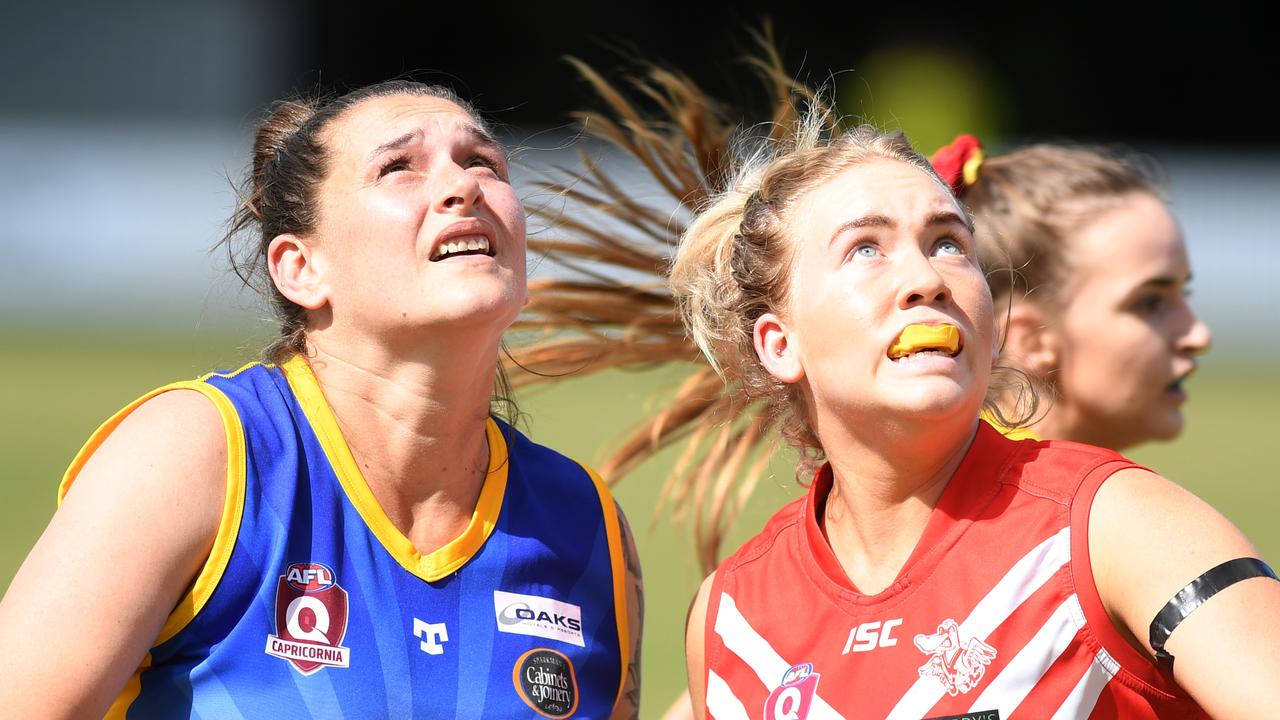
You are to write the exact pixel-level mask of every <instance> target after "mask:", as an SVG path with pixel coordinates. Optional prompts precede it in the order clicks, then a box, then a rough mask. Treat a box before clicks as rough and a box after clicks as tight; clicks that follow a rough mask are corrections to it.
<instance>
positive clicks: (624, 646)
mask: <svg viewBox="0 0 1280 720" xmlns="http://www.w3.org/2000/svg"><path fill="white" fill-rule="evenodd" d="M574 462H577V461H576V460H575V461H574ZM578 466H579V467H581V468H582V469H583V471H584V472H586V473H587V476H588V477H590V478H591V483H592V484H593V485H594V486H595V488H596V495H597V497H599V498H600V512H601V517H602V518H603V519H604V534H605V539H606V540H607V541H608V543H609V567H610V570H611V572H612V574H613V614H614V619H615V620H614V624H615V625H616V626H617V628H618V658H619V665H620V666H621V672H620V674H619V676H618V693H617V695H615V696H614V698H613V707H615V708H616V707H618V702H619V701H621V700H622V692H623V690H625V689H626V685H627V665H628V664H630V662H631V627H630V625H629V623H628V621H627V587H626V585H627V563H626V549H625V548H623V547H622V525H621V522H620V521H619V520H618V506H617V505H616V504H615V503H614V501H613V493H611V492H609V486H608V485H607V484H605V481H604V479H603V478H601V477H600V476H599V475H597V474H596V471H595V470H592V469H591V468H590V467H587V466H586V465H584V464H582V463H578Z"/></svg>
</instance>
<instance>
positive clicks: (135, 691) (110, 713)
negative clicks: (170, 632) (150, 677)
mask: <svg viewBox="0 0 1280 720" xmlns="http://www.w3.org/2000/svg"><path fill="white" fill-rule="evenodd" d="M149 669H151V653H147V656H146V657H144V658H142V664H141V665H139V666H138V669H137V670H135V671H133V675H132V676H131V677H130V678H129V680H128V682H126V683H125V684H124V689H123V690H121V691H120V694H119V695H117V696H116V701H115V702H113V703H111V707H110V708H109V709H108V710H107V714H106V715H104V716H103V717H102V720H125V718H126V717H128V713H129V706H130V705H132V704H133V701H134V700H137V699H138V696H139V695H141V694H142V673H144V672H146V671H147V670H149Z"/></svg>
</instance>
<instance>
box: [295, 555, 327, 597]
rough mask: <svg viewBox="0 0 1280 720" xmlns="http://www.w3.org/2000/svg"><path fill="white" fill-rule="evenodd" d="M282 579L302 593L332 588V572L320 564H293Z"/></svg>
mask: <svg viewBox="0 0 1280 720" xmlns="http://www.w3.org/2000/svg"><path fill="white" fill-rule="evenodd" d="M284 578H285V580H286V581H288V583H289V584H290V585H292V586H293V587H294V588H296V589H298V590H301V591H302V592H307V593H314V592H320V591H321V590H324V589H326V588H330V587H333V584H334V582H336V581H335V580H334V576H333V571H332V570H330V569H329V567H328V566H327V565H321V564H320V563H309V562H307V563H293V564H292V565H290V566H289V569H287V570H285V573H284Z"/></svg>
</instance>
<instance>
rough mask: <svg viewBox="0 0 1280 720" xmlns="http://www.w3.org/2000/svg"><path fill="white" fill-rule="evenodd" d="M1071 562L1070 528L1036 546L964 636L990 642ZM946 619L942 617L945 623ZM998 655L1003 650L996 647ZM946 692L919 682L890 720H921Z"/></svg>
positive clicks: (968, 621) (970, 620) (979, 609)
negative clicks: (991, 635) (1015, 611)
mask: <svg viewBox="0 0 1280 720" xmlns="http://www.w3.org/2000/svg"><path fill="white" fill-rule="evenodd" d="M1070 559H1071V528H1069V527H1066V528H1063V529H1062V530H1060V531H1058V533H1057V534H1055V535H1053V536H1051V537H1049V538H1048V539H1047V540H1045V541H1044V542H1042V543H1040V544H1039V545H1037V546H1035V547H1034V548H1032V549H1031V552H1028V553H1027V554H1026V555H1024V556H1023V557H1022V559H1020V560H1018V562H1016V563H1014V565H1013V567H1011V568H1009V572H1007V573H1005V576H1004V577H1003V578H1000V582H998V583H996V585H995V587H993V588H992V589H991V592H989V593H987V596H986V597H984V598H982V600H980V601H978V604H977V606H976V607H974V608H973V611H972V612H970V613H969V617H967V618H965V620H964V622H962V623H960V634H961V637H966V638H967V637H976V638H978V639H979V640H986V639H987V636H988V635H990V634H991V632H992V631H993V630H995V629H996V628H997V627H999V626H1000V624H1001V623H1003V622H1004V621H1005V620H1006V619H1008V617H1009V615H1011V614H1012V613H1013V611H1014V610H1016V609H1017V608H1018V606H1019V605H1021V604H1022V603H1023V602H1025V601H1026V599H1027V598H1028V597H1031V595H1032V593H1034V592H1035V591H1036V590H1038V589H1040V586H1042V585H1044V583H1045V582H1046V581H1047V580H1049V578H1051V577H1053V574H1054V573H1056V572H1058V570H1059V569H1060V568H1061V567H1062V566H1063V565H1065V564H1066V563H1067V561H1068V560H1070ZM941 619H942V618H939V620H941ZM996 650H997V652H998V651H999V648H996ZM945 692H946V690H945V689H944V688H943V687H942V683H940V682H938V681H937V680H936V679H935V678H932V677H922V678H920V679H919V680H916V682H915V684H914V685H912V686H911V689H910V690H908V691H907V692H906V694H905V695H903V696H902V699H901V700H899V701H898V704H897V705H896V706H894V708H893V710H892V711H891V712H890V713H889V716H888V718H887V720H919V718H922V717H924V716H925V715H926V714H927V713H928V711H929V709H930V708H932V707H933V706H934V705H936V704H937V702H938V700H940V699H942V694H943V693H945Z"/></svg>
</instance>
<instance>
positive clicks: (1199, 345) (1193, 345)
mask: <svg viewBox="0 0 1280 720" xmlns="http://www.w3.org/2000/svg"><path fill="white" fill-rule="evenodd" d="M1187 310H1188V312H1190V314H1191V325H1190V327H1188V328H1187V331H1186V332H1185V333H1183V334H1182V337H1180V338H1178V342H1177V349H1178V351H1179V352H1183V353H1187V354H1191V355H1200V354H1203V353H1205V352H1208V350H1209V347H1210V346H1211V345H1212V344H1213V333H1212V332H1211V331H1210V330H1209V326H1208V325H1205V324H1204V322H1203V321H1202V320H1201V319H1200V318H1199V317H1196V314H1195V312H1193V311H1191V309H1190V308H1188V309H1187Z"/></svg>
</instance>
